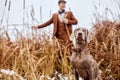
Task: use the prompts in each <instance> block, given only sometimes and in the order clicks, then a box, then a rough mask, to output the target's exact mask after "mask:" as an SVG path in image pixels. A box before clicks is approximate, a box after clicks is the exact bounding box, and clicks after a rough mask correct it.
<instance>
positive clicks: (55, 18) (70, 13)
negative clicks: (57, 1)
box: [38, 12, 78, 36]
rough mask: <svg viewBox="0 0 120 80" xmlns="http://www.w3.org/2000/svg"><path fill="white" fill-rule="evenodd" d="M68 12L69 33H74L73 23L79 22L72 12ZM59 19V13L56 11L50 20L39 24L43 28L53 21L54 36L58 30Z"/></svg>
mask: <svg viewBox="0 0 120 80" xmlns="http://www.w3.org/2000/svg"><path fill="white" fill-rule="evenodd" d="M66 14H67V16H66V19H68V24H67V27H68V30H69V33H70V34H71V33H72V25H75V24H77V22H78V21H77V20H76V18H75V17H74V16H73V14H72V12H66ZM57 20H58V14H57V13H55V14H53V16H52V18H51V19H50V20H49V21H47V22H45V23H43V24H41V25H39V26H38V28H43V27H46V26H48V25H50V24H52V23H53V25H54V30H53V36H55V35H56V32H57V22H58V21H57Z"/></svg>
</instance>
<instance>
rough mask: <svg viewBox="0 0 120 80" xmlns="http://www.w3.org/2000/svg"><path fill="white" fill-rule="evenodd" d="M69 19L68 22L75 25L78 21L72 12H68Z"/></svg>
mask: <svg viewBox="0 0 120 80" xmlns="http://www.w3.org/2000/svg"><path fill="white" fill-rule="evenodd" d="M70 16H71V17H70V20H68V24H73V25H76V24H77V23H78V21H77V19H76V18H75V17H74V15H73V14H72V12H70Z"/></svg>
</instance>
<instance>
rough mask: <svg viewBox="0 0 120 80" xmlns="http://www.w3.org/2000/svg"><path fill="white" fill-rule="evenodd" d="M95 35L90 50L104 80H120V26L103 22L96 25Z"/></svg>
mask: <svg viewBox="0 0 120 80" xmlns="http://www.w3.org/2000/svg"><path fill="white" fill-rule="evenodd" d="M94 28H95V33H94V35H93V41H92V42H91V43H90V45H89V48H90V51H91V54H92V55H93V56H94V58H95V59H96V60H97V61H100V60H101V59H104V61H103V62H102V64H101V65H100V69H101V70H102V77H103V80H120V24H118V23H116V22H111V21H102V22H99V23H96V24H95V25H94Z"/></svg>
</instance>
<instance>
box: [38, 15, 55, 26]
mask: <svg viewBox="0 0 120 80" xmlns="http://www.w3.org/2000/svg"><path fill="white" fill-rule="evenodd" d="M52 23H53V17H52V18H51V19H50V20H49V21H47V22H45V23H43V24H41V25H38V28H44V27H46V26H48V25H50V24H52Z"/></svg>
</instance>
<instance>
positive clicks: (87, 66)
mask: <svg viewBox="0 0 120 80" xmlns="http://www.w3.org/2000/svg"><path fill="white" fill-rule="evenodd" d="M88 35H89V32H88V30H87V29H86V28H78V29H75V31H74V33H72V35H71V37H70V40H71V41H72V43H73V48H72V50H73V52H72V56H71V58H70V61H71V64H72V66H73V69H74V74H75V78H76V80H79V76H80V77H82V78H83V79H84V80H101V77H100V72H99V65H98V63H97V62H96V61H95V60H94V59H93V57H92V55H90V52H89V49H88V48H87V44H88V43H89V42H90V41H91V40H90V37H89V36H88Z"/></svg>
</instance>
